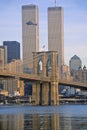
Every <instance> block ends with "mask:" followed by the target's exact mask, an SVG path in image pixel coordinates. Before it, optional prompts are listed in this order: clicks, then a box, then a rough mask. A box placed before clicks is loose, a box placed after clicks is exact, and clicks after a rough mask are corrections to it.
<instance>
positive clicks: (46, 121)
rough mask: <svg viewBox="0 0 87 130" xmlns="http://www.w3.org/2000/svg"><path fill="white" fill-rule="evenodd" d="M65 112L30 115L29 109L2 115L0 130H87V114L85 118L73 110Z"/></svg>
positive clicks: (0, 115)
mask: <svg viewBox="0 0 87 130" xmlns="http://www.w3.org/2000/svg"><path fill="white" fill-rule="evenodd" d="M69 108H70V107H69ZM15 109H16V108H15ZM19 109H20V110H21V108H19ZM75 109H77V108H75ZM12 110H13V109H12ZM16 110H18V108H17V109H16ZM24 110H25V108H24ZM61 110H62V109H61ZM63 110H64V109H63ZM65 110H66V112H64V113H63V111H62V113H60V112H61V111H59V113H58V112H54V113H36V112H34V113H30V109H29V112H24V111H23V112H22V113H21V112H20V113H19V111H18V112H16V113H9V114H8V113H4V114H0V130H87V112H86V113H85V116H84V115H81V113H79V115H78V114H75V111H72V112H71V108H70V112H69V111H67V109H65ZM68 110H69V109H68ZM81 110H82V109H81ZM2 111H3V110H2ZM73 114H75V115H73Z"/></svg>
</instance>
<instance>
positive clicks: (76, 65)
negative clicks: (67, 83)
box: [69, 55, 82, 75]
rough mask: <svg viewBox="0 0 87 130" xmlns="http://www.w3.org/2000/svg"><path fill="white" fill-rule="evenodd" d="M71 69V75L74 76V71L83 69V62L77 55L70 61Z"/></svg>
mask: <svg viewBox="0 0 87 130" xmlns="http://www.w3.org/2000/svg"><path fill="white" fill-rule="evenodd" d="M69 68H70V73H71V75H73V73H74V71H76V70H80V69H81V68H82V61H81V59H80V58H79V57H78V56H77V55H74V56H73V57H72V58H71V59H70V61H69Z"/></svg>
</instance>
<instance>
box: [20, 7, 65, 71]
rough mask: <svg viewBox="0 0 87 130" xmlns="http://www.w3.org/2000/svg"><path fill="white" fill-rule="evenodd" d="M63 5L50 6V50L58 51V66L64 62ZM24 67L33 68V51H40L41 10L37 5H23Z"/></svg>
mask: <svg viewBox="0 0 87 130" xmlns="http://www.w3.org/2000/svg"><path fill="white" fill-rule="evenodd" d="M63 12H64V11H63V8H62V7H49V8H48V51H57V52H58V66H59V70H60V73H61V66H62V65H63V64H64V15H63V14H64V13H63ZM43 39H44V36H43ZM22 42H23V63H24V69H25V70H27V69H28V67H29V68H32V52H39V10H38V6H36V5H24V6H22Z"/></svg>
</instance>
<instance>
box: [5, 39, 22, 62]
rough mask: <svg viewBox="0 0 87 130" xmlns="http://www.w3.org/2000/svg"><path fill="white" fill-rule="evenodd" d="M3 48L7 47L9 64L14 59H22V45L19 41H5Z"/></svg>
mask: <svg viewBox="0 0 87 130" xmlns="http://www.w3.org/2000/svg"><path fill="white" fill-rule="evenodd" d="M3 46H7V63H9V62H11V61H12V60H13V59H20V43H19V42H17V41H4V42H3Z"/></svg>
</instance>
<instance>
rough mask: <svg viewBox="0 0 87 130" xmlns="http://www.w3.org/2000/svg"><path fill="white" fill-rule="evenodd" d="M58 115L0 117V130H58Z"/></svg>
mask: <svg viewBox="0 0 87 130" xmlns="http://www.w3.org/2000/svg"><path fill="white" fill-rule="evenodd" d="M58 121H59V120H58V115H56V114H52V115H47V114H45V115H39V114H34V115H32V114H24V115H0V130H59V122H58Z"/></svg>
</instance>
